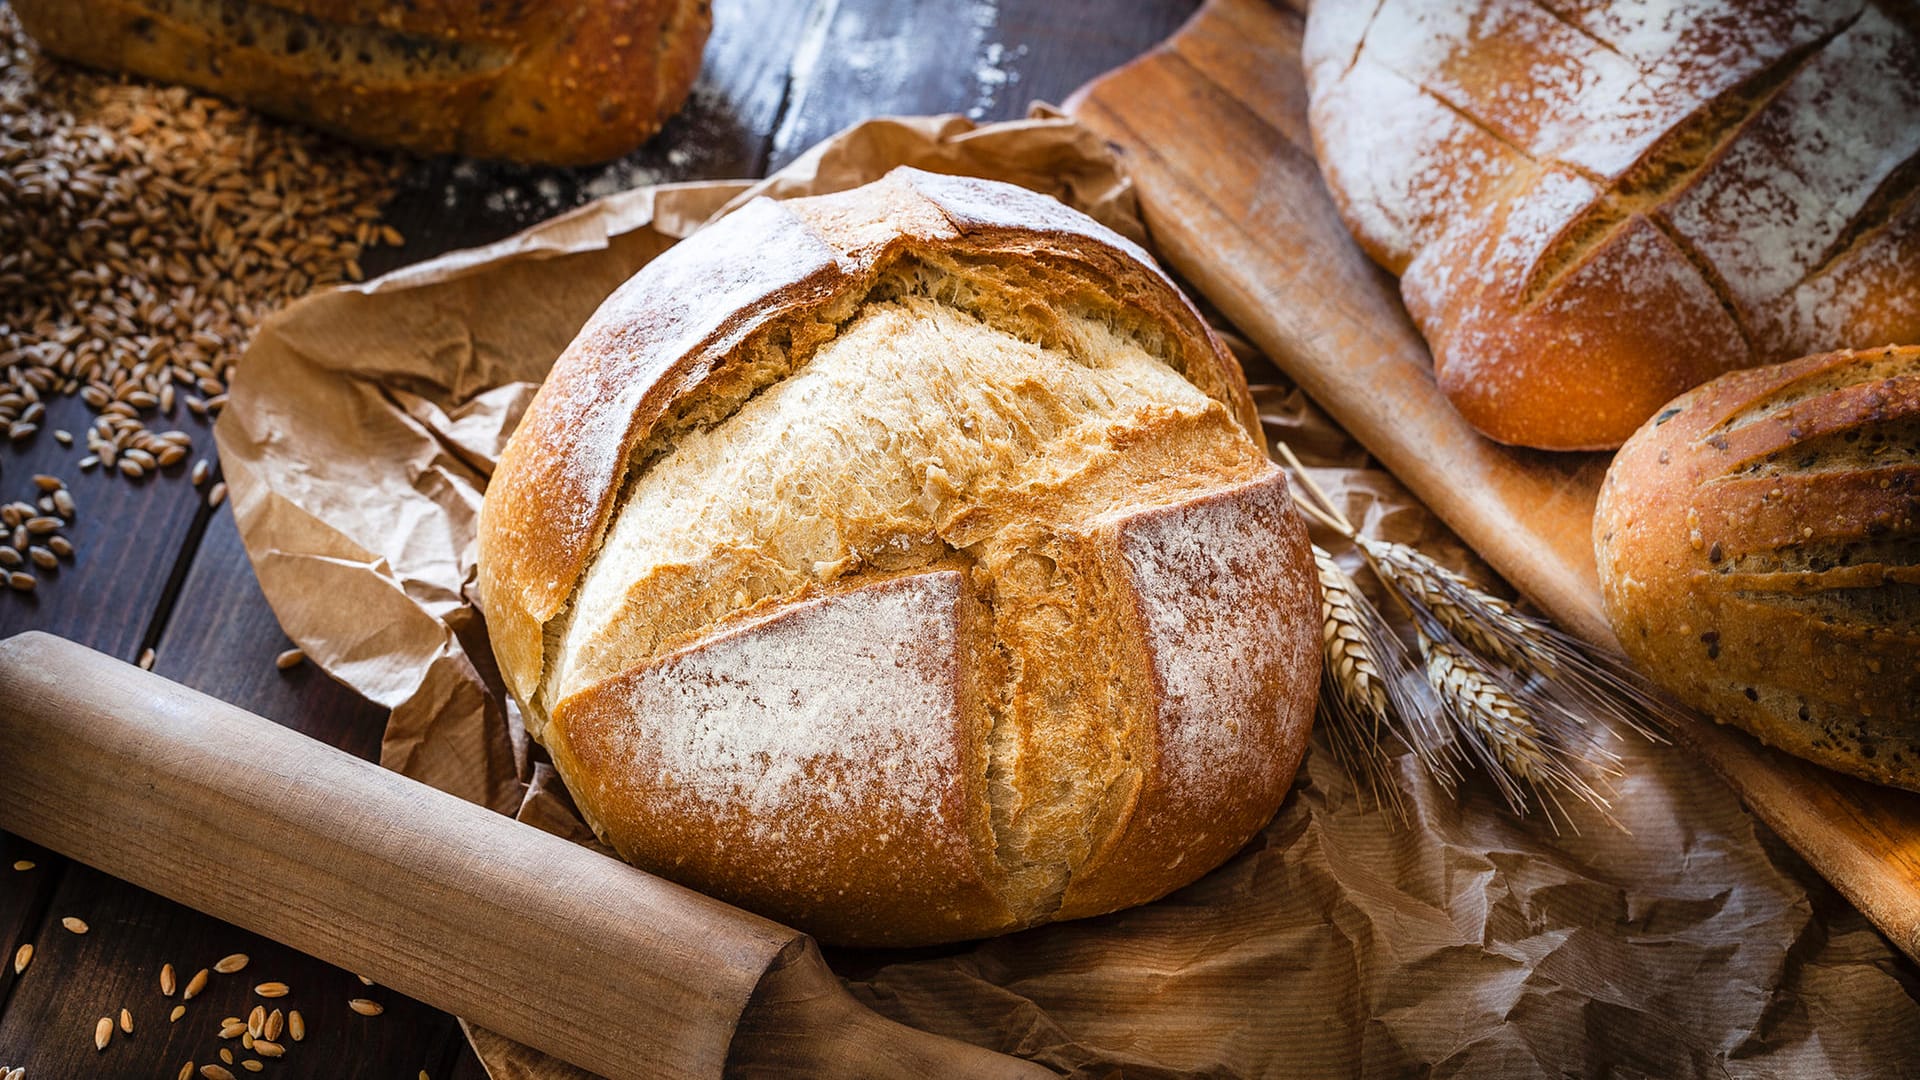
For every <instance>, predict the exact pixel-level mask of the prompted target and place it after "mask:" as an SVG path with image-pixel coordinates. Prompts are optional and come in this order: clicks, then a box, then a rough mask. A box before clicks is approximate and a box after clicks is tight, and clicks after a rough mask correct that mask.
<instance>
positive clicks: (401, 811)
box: [0, 633, 1053, 1080]
mask: <svg viewBox="0 0 1920 1080" xmlns="http://www.w3.org/2000/svg"><path fill="white" fill-rule="evenodd" d="M0 768H4V769H5V772H6V775H7V778H8V779H7V785H8V791H7V797H6V798H5V799H0V828H4V829H6V830H8V831H10V832H13V833H16V834H18V835H20V836H23V837H25V838H27V839H29V840H32V841H33V842H35V843H37V844H41V845H44V846H45V847H48V848H51V849H53V850H55V851H58V852H61V853H62V854H65V855H69V856H71V857H73V858H75V859H78V860H80V861H81V862H84V863H87V864H88V865H90V866H94V867H97V868H99V869H101V870H103V871H105V872H107V873H109V874H113V875H115V876H117V877H121V878H124V879H126V880H127V881H130V882H133V883H134V884H136V885H139V886H141V887H143V888H146V889H150V890H152V891H154V892H157V893H159V894H161V895H162V896H167V897H170V898H172V899H174V900H177V901H179V902H180V903H183V904H186V905H188V906H190V907H194V908H198V909H199V910H201V911H204V912H206V913H207V914H209V915H213V916H215V917H217V918H220V919H225V920H227V921H228V922H231V923H234V924H236V925H239V926H243V927H246V928H247V929H249V930H253V931H256V932H258V933H260V934H264V935H266V936H267V937H270V938H273V939H275V940H277V941H281V942H285V943H286V944H287V945H290V946H292V947H293V948H296V949H299V950H301V951H302V952H306V953H310V954H312V955H314V956H317V957H319V958H321V959H322V960H326V961H328V962H329V963H333V964H337V965H339V966H340V967H343V968H346V969H348V970H349V971H357V972H362V973H364V974H366V975H368V976H370V977H372V978H374V979H376V980H377V981H379V982H380V983H381V984H382V985H385V986H390V987H392V988H393V989H395V990H398V991H400V992H401V993H404V994H408V995H411V996H412V997H415V998H418V999H420V1000H421V1001H425V1002H428V1003H430V1004H432V1005H434V1006H436V1007H438V1008H441V1009H445V1010H447V1011H448V1012H452V1013H456V1014H458V1015H460V1016H463V1017H466V1018H467V1019H469V1020H471V1021H473V1022H474V1023H476V1024H479V1025H480V1026H482V1027H485V1028H489V1029H491V1030H493V1031H496V1032H499V1033H500V1034H502V1035H506V1036H508V1037H509V1038H513V1039H516V1040H518V1041H520V1042H523V1043H525V1044H527V1045H528V1046H532V1047H534V1048H536V1049H539V1050H542V1051H544V1052H546V1053H548V1054H551V1055H553V1056H554V1057H557V1058H560V1059H562V1060H564V1061H568V1062H571V1063H573V1064H575V1065H578V1066H580V1067H582V1068H585V1069H589V1070H592V1071H594V1072H597V1073H601V1074H603V1075H605V1076H608V1077H612V1078H615V1080H623V1078H626V1077H718V1076H722V1075H728V1076H743V1075H746V1076H751V1075H783V1076H784V1075H796V1076H839V1077H912V1078H914V1080H923V1078H925V1077H928V1076H936V1077H943V1076H969V1077H972V1076H981V1077H1006V1078H1016V1077H1019V1078H1027V1080H1031V1078H1034V1077H1048V1076H1052V1075H1053V1073H1051V1072H1049V1071H1048V1070H1046V1069H1043V1068H1041V1067H1039V1066H1037V1065H1034V1064H1032V1063H1030V1062H1026V1061H1021V1060H1019V1059H1016V1058H1012V1057H1007V1056H1004V1055H1001V1054H996V1053H993V1052H992V1051H989V1050H984V1049H981V1048H979V1047H976V1046H970V1045H967V1044H965V1043H960V1042H956V1041H954V1040H951V1039H946V1038H943V1037H940V1036H937V1035H931V1034H928V1033H926V1032H922V1031H918V1030H915V1029H913V1028H909V1027H904V1026H902V1025H900V1024H896V1023H894V1022H893V1021H890V1020H886V1019H883V1018H882V1017H880V1016H879V1015H877V1014H875V1013H873V1012H870V1011H869V1010H867V1009H866V1008H865V1007H864V1006H862V1005H861V1004H860V1003H859V1002H857V1001H855V1000H854V999H853V997H852V996H851V995H849V994H848V993H847V992H846V990H845V989H844V988H843V987H842V986H841V985H840V983H839V980H837V979H836V978H834V976H833V973H832V972H831V971H829V970H828V968H827V965H826V963H825V961H824V960H822V959H821V956H820V951H819V949H818V948H816V947H815V946H814V943H813V941H812V939H811V938H809V937H807V936H806V935H804V934H801V933H799V932H798V931H795V930H791V929H788V928H787V927H784V926H781V925H779V924H778V923H774V922H770V921H768V920H766V919H763V918H760V917H758V916H756V915H751V914H748V913H747V912H744V911H741V910H739V909H737V908H734V907H730V906H728V905H726V904H723V903H721V902H719V901H717V900H713V899H711V898H709V897H706V896H702V895H700V894H699V893H695V892H692V891H690V890H688V889H683V888H681V887H679V886H677V885H673V884H671V883H669V882H666V881H662V880H660V879H659V878H656V877H653V876H651V875H649V874H645V873H642V872H641V871H639V870H636V869H634V868H632V867H630V866H627V865H625V864H624V863H621V862H618V861H616V860H613V859H610V858H607V857H605V856H603V855H600V854H597V853H595V852H593V851H590V850H588V849H586V848H583V847H580V846H579V845H577V844H572V843H569V842H567V841H565V840H562V839H560V838H559V837H555V836H551V835H548V834H547V833H544V832H541V831H540V830H538V829H535V828H533V827H531V826H528V825H523V824H521V823H519V822H517V821H513V820H511V819H509V818H505V817H502V816H500V815H498V814H494V813H492V812H490V811H487V810H484V809H482V808H480V807H477V806H474V805H472V804H469V803H466V802H463V801H461V800H460V799H457V798H455V797H453V796H451V795H447V794H445V793H443V792H440V791H437V790H435V789H433V788H430V787H427V786H426V785H424V784H420V783H417V782H415V781H412V780H408V779H406V778H405V777H402V776H400V775H398V774H396V773H391V772H388V771H386V770H385V769H382V768H380V767H379V766H377V765H374V764H371V763H369V762H366V761H362V760H360V759H359V758H356V757H353V756H351V755H349V754H346V753H344V752H342V751H340V750H336V749H334V748H333V747H331V746H327V745H326V744H324V743H320V742H316V741H314V740H313V739H309V738H307V737H306V736H304V735H300V734H298V733H297V732H294V731H291V730H289V729H287V728H283V727H281V726H280V725H278V724H275V723H273V722H272V721H269V720H264V719H262V718H260V717H258V716H254V715H253V714H251V713H248V712H245V711H243V710H241V709H237V708H234V707H233V706H231V705H228V704H226V703H224V702H221V701H218V700H215V699H214V698H210V697H207V696H206V695H204V694H200V693H197V692H195V691H193V690H189V689H187V688H186V687H183V686H180V685H178V684H177V683H173V682H170V681H168V680H166V679H163V678H161V677H160V676H158V675H154V674H152V673H151V672H146V671H142V670H140V669H139V668H136V667H133V666H132V665H129V664H124V663H121V662H119V661H117V660H114V659H112V658H110V657H108V656H105V655H102V654H100V653H97V652H94V651H93V650H91V649H87V648H83V647H81V646H79V645H75V644H73V643H71V642H68V641H64V640H62V639H60V638H57V637H53V636H51V635H48V634H43V633H26V634H20V635H18V636H16V637H12V638H8V639H6V640H5V641H0Z"/></svg>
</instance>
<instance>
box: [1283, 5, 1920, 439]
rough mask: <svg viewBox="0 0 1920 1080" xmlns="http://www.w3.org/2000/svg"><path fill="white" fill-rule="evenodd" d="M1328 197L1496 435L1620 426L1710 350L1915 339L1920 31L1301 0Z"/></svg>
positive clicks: (1776, 8)
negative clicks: (1307, 4)
mask: <svg viewBox="0 0 1920 1080" xmlns="http://www.w3.org/2000/svg"><path fill="white" fill-rule="evenodd" d="M1302 57H1303V60H1304V61H1305V63H1306V66H1307V76H1308V83H1309V87H1310V90H1311V97H1312V103H1311V109H1310V114H1311V121H1312V129H1313V138H1314V145H1315V148H1316V151H1317V155H1318V157H1319V160H1320V163H1321V169H1322V171H1323V172H1324V174H1325V176H1326V179H1327V185H1328V188H1329V189H1330V190H1331V192H1332V194H1333V197H1334V201H1335V204H1336V206H1337V207H1338V208H1339V211H1340V214H1341V216H1342V218H1343V219H1344V220H1345V221H1346V223H1347V224H1348V226H1349V227H1350V228H1351V229H1352V230H1353V232H1354V234H1355V236H1356V237H1358V239H1359V241H1360V243H1361V246H1362V247H1363V248H1365V250H1366V251H1367V253H1368V254H1369V255H1370V256H1372V257H1373V258H1374V259H1375V260H1376V261H1378V262H1379V263H1380V264H1381V265H1383V266H1384V267H1386V268H1387V269H1388V270H1390V271H1391V272H1393V273H1395V274H1398V275H1400V287H1401V294H1402V296H1403V297H1404V298H1405V299H1406V302H1407V307H1408V310H1409V311H1410V312H1411V313H1412V315H1413V317H1414V320H1415V322H1416V323H1417V324H1418V325H1419V327H1420V330H1421V332H1422V333H1423V334H1424V335H1425V336H1426V338H1427V342H1428V344H1429V345H1430V346H1431V348H1432V350H1433V356H1434V369H1435V374H1436V376H1437V377H1438V379H1439V383H1440V386H1441V389H1442V390H1443V391H1445V392H1446V394H1447V396H1448V398H1449V399H1450V400H1452V401H1453V403H1454V404H1455V405H1456V406H1457V407H1458V408H1459V409H1460V411H1461V413H1462V414H1463V415H1464V416H1465V417H1466V418H1467V419H1468V420H1469V421H1470V422H1472V423H1473V424H1474V425H1475V426H1476V427H1478V428H1479V429H1480V430H1481V431H1483V432H1485V433H1486V434H1488V435H1490V436H1492V437H1493V438H1495V439H1498V440H1500V441H1502V442H1508V443H1516V444H1519V445H1524V446H1534V447H1541V448H1545V449H1552V450H1583V449H1586V450H1591V449H1604V448H1608V447H1613V446H1617V445H1619V444H1620V442H1621V440H1623V439H1625V438H1626V437H1627V436H1628V435H1629V434H1631V433H1632V432H1633V430H1634V429H1635V428H1636V427H1637V426H1638V425H1639V423H1640V422H1641V421H1642V420H1644V419H1646V417H1647V416H1649V415H1651V414H1652V412H1653V411H1654V410H1655V409H1656V408H1658V407H1659V405H1660V404H1661V403H1662V402H1664V401H1666V400H1668V399H1669V398H1671V397H1673V396H1674V395H1675V394H1678V393H1680V392H1681V391H1683V390H1686V389H1687V388H1688V387H1691V386H1695V385H1698V384H1699V383H1700V382H1703V381H1705V380H1706V379H1709V378H1712V377H1713V376H1715V375H1717V374H1720V373H1721V372H1725V371H1730V370H1734V369H1737V368H1743V367H1749V366H1752V365H1755V364H1762V363H1774V362H1778V361H1783V360H1787V359H1791V358H1792V357H1795V356H1801V355H1805V354H1807V353H1809V352H1812V351H1814V350H1816V349H1826V348H1833V347H1835V346H1851V347H1856V348H1865V347H1871V346H1874V345H1878V344H1881V343H1884V342H1887V341H1903V342H1911V341H1920V125H1916V124H1915V123H1913V120H1912V118H1913V117H1914V116H1916V115H1920V29H1916V26H1915V24H1914V23H1913V21H1912V20H1911V19H1910V18H1906V19H1903V18H1902V17H1901V16H1900V14H1899V13H1898V12H1895V11H1892V10H1889V9H1886V8H1885V7H1884V6H1883V5H1876V4H1872V3H1868V2H1866V0H1836V2H1834V3H1827V4H1817V5H1808V4H1804V3H1796V2H1795V0H1757V2H1735V0H1697V2H1693V3H1688V4H1677V5H1675V4H1651V5H1649V4H1629V3H1622V2H1606V3H1591V4H1580V5H1574V6H1572V7H1569V8H1567V9H1566V10H1565V11H1561V10H1559V9H1557V8H1556V7H1555V6H1554V5H1549V4H1539V3H1528V2H1524V0H1475V2H1473V3H1468V4H1425V3H1417V2H1414V0H1386V2H1384V3H1379V4H1358V3H1334V4H1319V5H1316V6H1315V8H1314V10H1313V13H1312V17H1311V18H1310V19H1309V22H1308V29H1307V36H1306V40H1305V42H1304V44H1303V48H1302Z"/></svg>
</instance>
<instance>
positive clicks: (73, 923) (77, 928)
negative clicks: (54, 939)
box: [60, 915, 88, 934]
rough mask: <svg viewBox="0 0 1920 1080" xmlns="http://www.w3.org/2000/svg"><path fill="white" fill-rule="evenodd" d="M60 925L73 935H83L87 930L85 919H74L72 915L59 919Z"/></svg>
mask: <svg viewBox="0 0 1920 1080" xmlns="http://www.w3.org/2000/svg"><path fill="white" fill-rule="evenodd" d="M60 925H61V926H64V927H66V928H67V929H68V930H69V931H71V932H72V933H75V934H84V933H86V932H87V929H88V927H87V921H86V920H85V919H81V918H76V917H75V916H72V915H68V916H66V917H65V918H63V919H61V920H60Z"/></svg>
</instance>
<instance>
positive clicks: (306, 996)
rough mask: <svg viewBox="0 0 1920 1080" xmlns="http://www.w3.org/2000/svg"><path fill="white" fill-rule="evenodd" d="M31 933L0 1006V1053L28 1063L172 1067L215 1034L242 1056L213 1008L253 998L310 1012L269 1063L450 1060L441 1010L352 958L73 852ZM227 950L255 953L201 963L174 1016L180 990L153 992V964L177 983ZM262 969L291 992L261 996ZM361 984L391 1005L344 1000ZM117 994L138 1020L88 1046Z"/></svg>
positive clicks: (63, 1068) (337, 1070)
mask: <svg viewBox="0 0 1920 1080" xmlns="http://www.w3.org/2000/svg"><path fill="white" fill-rule="evenodd" d="M69 915H72V916H76V917H79V918H81V919H84V920H85V921H86V922H87V925H88V930H87V932H86V933H85V934H74V933H71V932H69V931H67V930H66V929H64V928H63V927H62V926H61V923H60V920H61V918H62V917H65V916H69ZM35 937H36V945H35V956H34V960H33V963H32V965H31V966H29V967H28V968H27V971H26V973H25V975H24V976H22V977H21V979H20V981H19V985H18V987H17V988H16V990H15V992H14V994H13V995H12V997H11V999H10V1000H9V1002H8V1007H7V1010H6V1012H5V1013H4V1014H3V1015H0V1062H4V1063H6V1064H8V1065H15V1066H25V1067H26V1070H27V1075H28V1076H30V1077H34V1076H40V1077H62V1076H155V1077H171V1076H174V1075H175V1074H176V1073H177V1072H178V1071H179V1069H180V1066H181V1065H182V1064H184V1063H185V1062H187V1061H189V1060H191V1061H193V1062H195V1063H196V1064H207V1063H210V1062H212V1063H218V1062H219V1061H220V1058H219V1057H218V1051H219V1049H220V1048H222V1047H226V1048H228V1049H229V1050H231V1051H232V1052H233V1053H234V1055H235V1056H236V1058H238V1059H244V1058H247V1057H251V1056H253V1055H251V1054H246V1053H244V1052H242V1050H241V1047H240V1045H239V1042H238V1040H232V1041H227V1040H222V1039H220V1038H219V1034H218V1033H219V1029H220V1021H221V1019H222V1018H224V1017H228V1016H240V1017H244V1016H246V1015H247V1013H248V1010H250V1009H252V1007H253V1006H254V1005H256V1004H265V1005H267V1006H268V1007H269V1008H271V1007H273V1006H275V1005H278V1006H280V1007H282V1008H297V1009H299V1010H300V1012H301V1014H302V1015H303V1016H304V1017H305V1019H306V1023H307V1038H306V1040H305V1041H304V1042H302V1043H298V1044H295V1043H293V1042H292V1041H291V1040H290V1039H282V1040H281V1041H282V1042H283V1043H284V1044H285V1045H286V1046H287V1047H288V1050H287V1055H286V1057H285V1058H283V1059H282V1060H280V1061H277V1062H272V1063H270V1067H271V1068H272V1070H273V1075H275V1076H280V1077H332V1076H339V1075H341V1068H342V1063H343V1062H351V1063H352V1072H353V1074H354V1075H368V1076H398V1077H413V1076H417V1075H418V1073H419V1071H420V1070H421V1069H429V1070H431V1069H433V1068H435V1067H439V1068H442V1069H445V1068H446V1067H447V1063H448V1062H449V1061H451V1060H452V1055H453V1053H454V1052H456V1051H457V1050H458V1049H459V1044H461V1043H463V1042H464V1039H463V1037H462V1036H461V1035H460V1032H459V1029H458V1027H457V1026H455V1025H453V1024H451V1023H448V1022H446V1021H445V1019H444V1014H442V1013H439V1012H437V1011H436V1010H433V1009H430V1008H428V1007H427V1006H425V1005H422V1004H420V1003H419V1002H417V1001H414V1000H412V999H411V998H408V997H406V996H404V995H402V994H398V993H395V992H393V991H391V990H388V989H386V988H384V987H374V988H370V987H367V986H365V985H362V984H361V982H360V980H359V979H357V978H356V977H354V976H353V975H350V974H348V973H347V972H344V971H341V970H339V969H337V968H333V967H329V966H327V965H324V964H319V963H318V962H316V961H313V960H310V959H309V958H307V957H305V956H302V955H301V954H299V953H296V952H294V951H293V950H291V949H288V948H286V947H285V946H282V945H277V944H275V943H273V942H271V941H268V940H267V939H265V938H262V937H260V936H258V935H256V934H250V933H247V932H246V931H244V930H241V929H239V928H237V927H234V926H231V925H228V924H226V923H222V922H219V921H218V920H215V919H211V918H208V917H207V916H205V915H201V914H199V913H198V912H195V911H193V910H191V909H189V908H185V907H182V906H180V905H178V904H172V903H168V902H165V901H162V900H159V899H158V898H157V897H154V896H153V895H152V894H151V893H147V892H145V891H143V890H140V889H136V888H134V887H133V886H131V885H128V884H126V883H125V882H122V881H119V880H117V879H115V878H111V877H108V876H107V875H105V874H102V873H100V872H98V871H96V870H93V869H91V868H89V867H85V866H80V865H77V864H74V865H72V866H71V867H70V868H69V869H68V871H67V872H66V874H65V875H64V876H63V877H62V879H61V881H60V884H59V887H58V888H57V889H56V890H55V891H54V894H53V900H52V903H51V905H50V906H49V909H48V912H47V918H46V919H45V920H44V921H43V923H42V925H41V926H40V927H39V929H38V932H37V934H36V936H35ZM235 952H240V953H245V954H247V955H248V956H249V957H250V958H251V962H250V963H249V964H248V965H247V967H246V969H245V970H243V971H241V972H239V973H237V974H233V975H212V976H210V977H209V981H208V986H207V989H206V990H205V991H204V992H203V993H202V994H200V995H199V996H198V997H196V998H195V999H194V1000H192V1001H190V1002H185V1003H184V1004H185V1006H186V1009H187V1012H186V1015H185V1016H183V1017H182V1018H181V1019H180V1021H179V1022H177V1023H169V1022H168V1015H169V1013H170V1010H171V1009H172V1008H173V1006H175V1005H178V1004H182V1001H181V998H180V995H179V994H178V993H176V994H175V996H174V997H172V998H167V997H163V996H162V995H161V993H160V984H159V977H160V968H161V965H163V964H168V963H171V964H173V965H174V968H175V970H176V971H177V972H178V978H179V982H180V984H181V985H182V986H184V984H185V983H186V981H187V980H188V979H190V978H191V977H192V976H193V974H194V972H196V971H198V970H199V969H200V968H203V967H210V966H211V965H212V964H213V963H214V962H215V961H217V960H219V959H220V958H221V957H223V956H226V955H228V954H229V953H235ZM266 981H281V982H285V983H287V984H288V986H290V987H291V988H292V992H291V993H290V994H289V995H288V996H287V997H285V998H282V999H278V1000H275V1001H267V1000H265V999H262V998H259V997H257V996H256V995H255V994H254V993H253V987H254V986H256V985H258V984H260V983H262V982H266ZM356 997H365V998H368V999H371V1000H376V1001H379V1002H380V1003H381V1004H382V1005H384V1006H385V1008H386V1012H384V1013H383V1014H382V1015H380V1016H377V1017H366V1016H361V1015H360V1014H358V1013H356V1012H354V1011H353V1010H352V1009H351V1008H350V1007H349V1006H348V1005H347V1002H348V1001H349V1000H350V999H352V998H356ZM122 1008H126V1009H128V1010H129V1011H130V1012H132V1014H133V1019H134V1031H133V1034H132V1035H131V1036H128V1035H125V1034H124V1033H122V1032H120V1031H119V1030H118V1029H116V1030H115V1032H114V1036H113V1041H112V1042H111V1043H110V1044H109V1046H108V1049H107V1050H106V1051H105V1052H101V1051H98V1050H96V1049H95V1048H94V1043H93V1035H94V1023H95V1021H96V1020H97V1019H98V1018H100V1017H102V1016H115V1017H117V1016H118V1015H119V1010H120V1009H122ZM233 1071H234V1074H235V1075H236V1076H239V1075H244V1073H243V1072H242V1071H241V1070H240V1069H238V1068H235V1069H234V1070H233ZM434 1075H438V1074H434Z"/></svg>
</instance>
